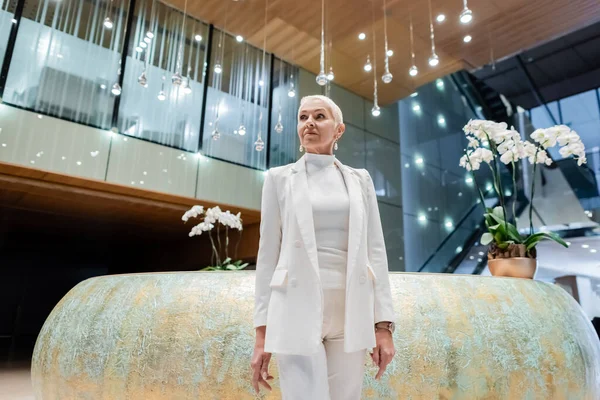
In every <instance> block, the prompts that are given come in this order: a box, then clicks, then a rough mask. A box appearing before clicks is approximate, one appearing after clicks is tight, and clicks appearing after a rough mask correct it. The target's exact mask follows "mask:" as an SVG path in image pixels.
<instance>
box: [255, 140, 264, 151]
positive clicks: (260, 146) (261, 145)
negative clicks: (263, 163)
mask: <svg viewBox="0 0 600 400" xmlns="http://www.w3.org/2000/svg"><path fill="white" fill-rule="evenodd" d="M264 148H265V142H263V140H262V138H261V137H260V136H259V137H258V139H256V142H254V149H255V150H256V151H263V150H264Z"/></svg>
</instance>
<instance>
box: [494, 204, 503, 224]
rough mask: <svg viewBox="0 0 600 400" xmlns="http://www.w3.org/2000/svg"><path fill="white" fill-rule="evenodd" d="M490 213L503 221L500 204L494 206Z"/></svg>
mask: <svg viewBox="0 0 600 400" xmlns="http://www.w3.org/2000/svg"><path fill="white" fill-rule="evenodd" d="M492 215H493V216H495V217H497V218H499V219H500V221H502V222H504V210H503V209H502V207H501V206H498V207H494V211H493V212H492Z"/></svg>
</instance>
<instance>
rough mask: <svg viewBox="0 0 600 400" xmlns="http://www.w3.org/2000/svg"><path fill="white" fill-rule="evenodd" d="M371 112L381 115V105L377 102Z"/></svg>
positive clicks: (376, 115) (377, 115) (374, 114)
mask: <svg viewBox="0 0 600 400" xmlns="http://www.w3.org/2000/svg"><path fill="white" fill-rule="evenodd" d="M371 114H372V115H373V116H374V117H379V115H380V114H381V108H379V106H378V105H377V104H375V105H374V106H373V108H371Z"/></svg>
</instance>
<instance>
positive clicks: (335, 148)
mask: <svg viewBox="0 0 600 400" xmlns="http://www.w3.org/2000/svg"><path fill="white" fill-rule="evenodd" d="M333 149H334V150H336V151H337V149H338V144H337V140H336V141H335V143H334V144H333Z"/></svg>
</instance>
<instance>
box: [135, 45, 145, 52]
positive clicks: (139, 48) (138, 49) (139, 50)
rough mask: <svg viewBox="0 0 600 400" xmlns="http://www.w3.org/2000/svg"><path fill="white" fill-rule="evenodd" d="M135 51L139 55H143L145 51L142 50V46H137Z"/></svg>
mask: <svg viewBox="0 0 600 400" xmlns="http://www.w3.org/2000/svg"><path fill="white" fill-rule="evenodd" d="M135 51H137V52H138V53H141V52H142V51H144V49H142V48H141V47H140V46H137V47H136V48H135Z"/></svg>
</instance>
